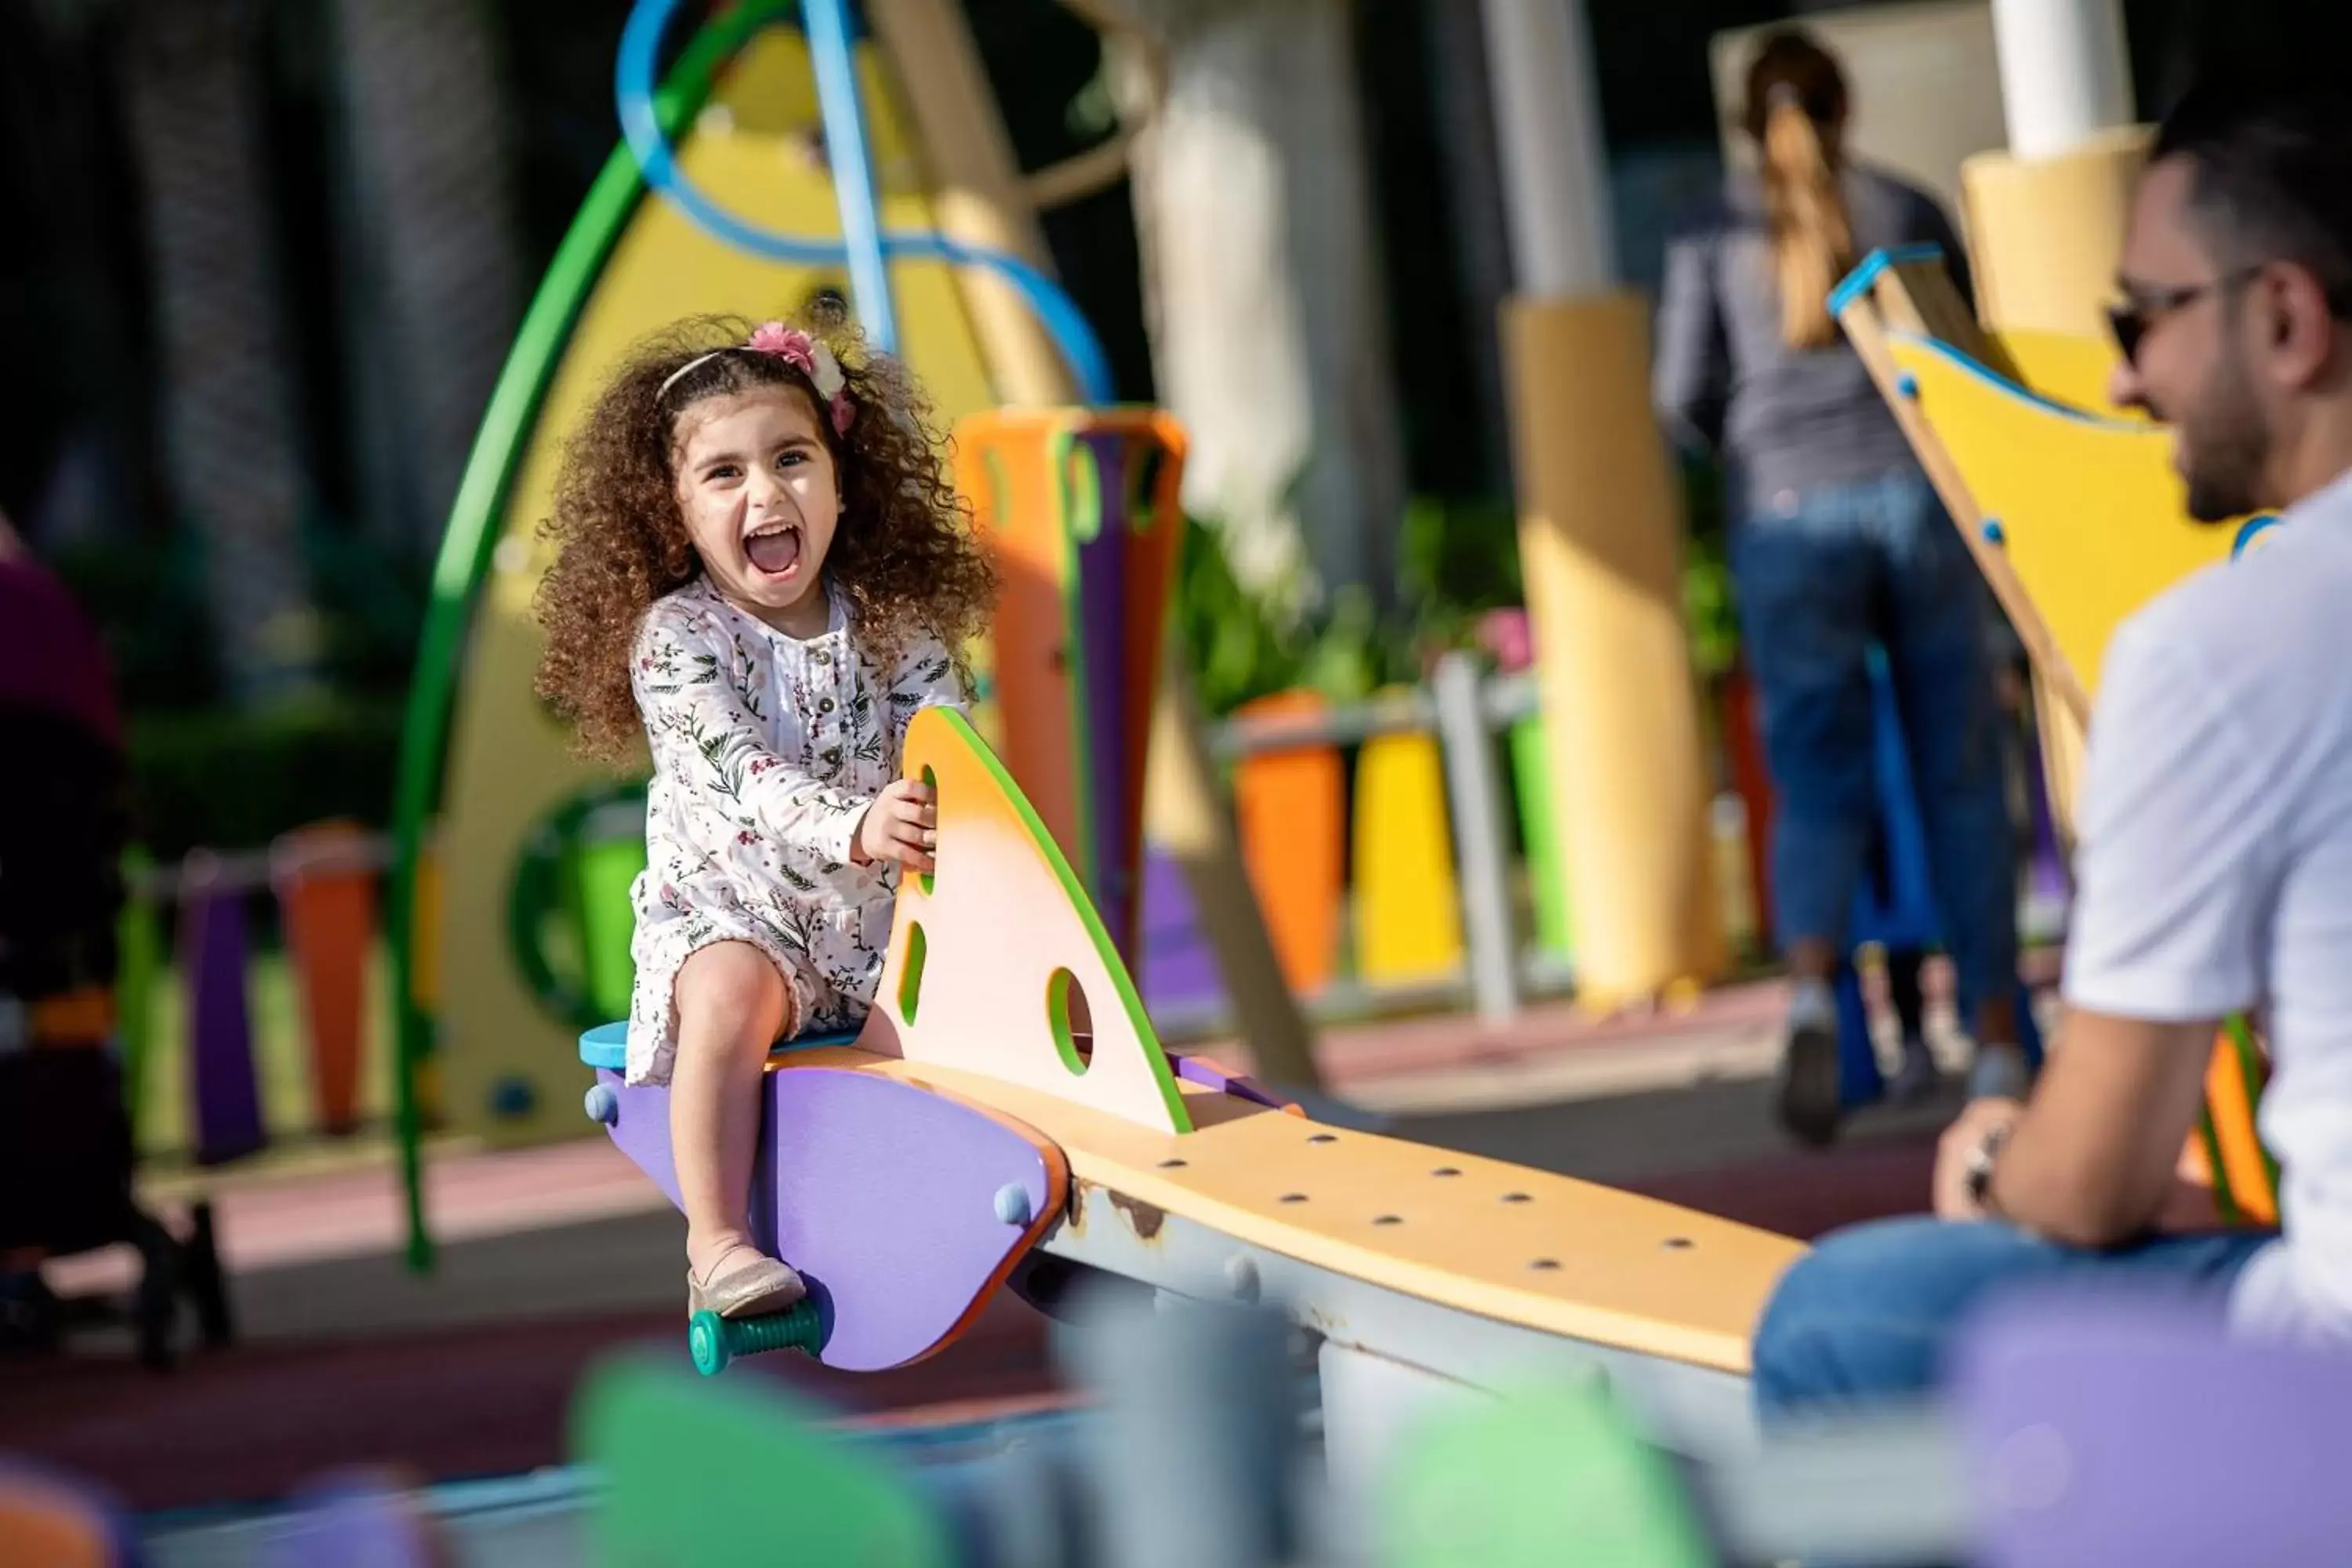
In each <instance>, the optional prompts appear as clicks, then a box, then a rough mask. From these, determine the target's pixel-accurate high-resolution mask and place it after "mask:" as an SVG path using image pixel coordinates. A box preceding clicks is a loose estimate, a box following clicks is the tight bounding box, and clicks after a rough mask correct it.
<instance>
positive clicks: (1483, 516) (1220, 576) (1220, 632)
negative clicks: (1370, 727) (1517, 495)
mask: <svg viewBox="0 0 2352 1568" xmlns="http://www.w3.org/2000/svg"><path fill="white" fill-rule="evenodd" d="M1704 483H1705V476H1696V477H1695V479H1694V484H1695V486H1696V485H1700V484H1704ZM1707 504H1708V503H1707V498H1706V495H1705V493H1704V492H1699V493H1695V494H1694V497H1693V509H1694V510H1693V515H1694V517H1695V519H1696V518H1700V517H1703V516H1704V515H1705V514H1704V512H1703V511H1702V510H1701V509H1703V508H1704V507H1705V506H1706V505H1707ZM1694 534H1695V536H1694V538H1693V540H1692V542H1691V548H1690V551H1689V553H1688V555H1687V557H1686V565H1685V572H1684V578H1683V598H1684V609H1685V616H1686V617H1687V620H1688V623H1689V626H1690V628H1691V644H1692V658H1693V663H1694V665H1695V667H1696V670H1697V672H1698V673H1699V674H1700V675H1701V676H1703V677H1712V676H1715V675H1718V674H1720V673H1722V672H1723V671H1724V670H1726V669H1727V668H1730V665H1731V660H1732V658H1733V656H1734V654H1735V652H1736V650H1737V647H1738V626H1737V622H1736V620H1735V618H1734V616H1733V613H1732V601H1731V580H1730V574H1729V571H1728V569H1727V566H1726V565H1725V563H1724V556H1723V546H1722V531H1721V529H1720V527H1719V526H1716V527H1708V528H1706V529H1705V530H1703V531H1702V530H1698V529H1695V530H1694ZM1282 598H1283V596H1282V595H1278V594H1271V593H1270V594H1265V595H1254V594H1252V593H1251V592H1250V591H1249V590H1248V589H1247V588H1245V587H1244V586H1243V585H1242V584H1240V583H1239V582H1238V581H1237V580H1236V579H1235V578H1234V574H1233V570H1232V567H1231V566H1230V565H1229V563H1227V561H1226V559H1225V554H1224V551H1223V547H1222V546H1221V545H1220V543H1219V542H1218V537H1217V533H1216V531H1215V530H1214V529H1213V528H1211V527H1209V526H1206V525H1204V524H1202V523H1199V522H1192V523H1188V524H1187V526H1186V529H1185V537H1184V545H1183V551H1182V554H1181V561H1180V564H1179V568H1178V580H1177V587H1176V603H1175V611H1174V614H1175V620H1176V626H1177V633H1178V635H1179V636H1180V637H1182V638H1183V639H1184V642H1183V646H1184V648H1185V650H1186V652H1187V654H1188V655H1189V656H1190V658H1191V659H1192V670H1193V675H1194V678H1195V679H1196V680H1197V681H1198V682H1199V685H1200V690H1201V699H1202V704H1203V705H1204V706H1205V708H1206V709H1207V710H1208V711H1209V712H1210V713H1211V714H1213V715H1217V716H1222V715H1224V714H1227V713H1230V712H1232V711H1233V710H1234V709H1235V708H1237V707H1239V706H1241V705H1242V704H1243V703H1244V702H1247V701H1249V700H1252V699H1253V698H1257V697H1263V696H1266V695H1268V694H1269V693H1272V692H1276V691H1283V690H1288V689H1307V690H1312V691H1317V692H1319V693H1321V694H1322V695H1323V696H1324V697H1326V698H1328V699H1329V700H1332V701H1334V702H1350V701H1358V700H1362V699H1363V698H1365V697H1368V696H1370V694H1371V693H1372V692H1374V691H1376V690H1378V689H1380V688H1381V687H1382V686H1385V685H1389V684H1392V683H1397V682H1412V681H1417V680H1419V679H1422V678H1423V675H1424V674H1425V673H1426V671H1427V669H1428V668H1429V666H1430V664H1431V663H1432V662H1433V661H1434V659H1435V658H1437V656H1438V655H1440V654H1442V653H1444V652H1446V651H1448V650H1450V649H1454V648H1462V647H1471V646H1474V643H1475V636H1476V630H1477V625H1478V622H1479V620H1480V619H1481V618H1482V617H1483V616H1486V615H1488V614H1490V613H1492V612H1494V611H1496V610H1506V609H1511V608H1514V607H1517V605H1520V604H1522V603H1523V602H1524V599H1525V587H1524V584H1523V582H1522V579H1521V576H1520V572H1519V543H1518V519H1517V513H1516V512H1515V511H1514V510H1512V507H1511V505H1510V503H1509V502H1508V501H1507V500H1502V499H1498V498H1481V499H1478V500H1439V499H1435V498H1432V497H1421V498H1417V499H1416V500H1413V501H1412V503H1411V504H1410V505H1409V506H1408V507H1407V508H1406V509H1405V515H1404V520H1403V525H1402V530H1401V531H1400V533H1399V537H1398V542H1397V581H1396V593H1395V595H1394V601H1395V602H1394V605H1393V606H1392V607H1391V609H1389V610H1388V612H1387V613H1386V614H1382V613H1381V612H1380V611H1378V610H1376V609H1375V608H1374V605H1373V603H1372V600H1371V597H1370V595H1368V594H1365V593H1363V592H1362V591H1361V590H1360V589H1359V590H1353V591H1343V592H1340V593H1338V594H1335V595H1332V596H1331V601H1330V603H1329V604H1328V605H1327V606H1325V607H1324V608H1322V609H1320V610H1318V611H1317V612H1315V613H1313V614H1310V615H1308V616H1306V617H1304V618H1303V619H1297V621H1296V623H1295V624H1293V618H1292V617H1290V616H1287V615H1286V613H1285V612H1283V611H1282V610H1280V609H1279V608H1278V607H1277V606H1278V605H1279V604H1280V603H1281V602H1282Z"/></svg>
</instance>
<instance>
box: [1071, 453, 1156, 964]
mask: <svg viewBox="0 0 2352 1568" xmlns="http://www.w3.org/2000/svg"><path fill="white" fill-rule="evenodd" d="M1079 450H1083V451H1084V452H1085V453H1086V454H1087V457H1088V458H1091V459H1092V461H1091V463H1090V464H1087V468H1088V469H1089V470H1090V471H1091V474H1092V478H1093V480H1094V485H1095V495H1094V496H1093V498H1091V500H1092V505H1093V507H1094V510H1095V512H1096V517H1097V523H1098V526H1097V528H1096V530H1095V536H1094V537H1093V538H1092V539H1081V540H1078V541H1076V546H1077V548H1076V552H1075V553H1076V562H1077V573H1078V582H1077V597H1078V633H1079V636H1078V647H1079V661H1078V668H1079V670H1080V672H1081V685H1082V689H1083V690H1084V692H1085V694H1086V696H1085V702H1086V711H1085V715H1084V725H1085V729H1084V733H1085V736H1086V746H1085V748H1084V757H1083V764H1084V766H1085V768H1086V771H1087V777H1086V788H1087V811H1088V815H1089V816H1090V818H1091V819H1092V821H1093V824H1094V833H1093V839H1094V843H1093V846H1092V850H1093V854H1092V860H1093V865H1092V866H1091V867H1090V868H1089V873H1090V875H1089V877H1088V884H1087V892H1088V893H1089V894H1091V895H1092V896H1093V898H1094V900H1095V907H1096V908H1097V910H1099V911H1100V912H1101V915H1102V918H1103V926H1104V928H1105V929H1106V930H1107V931H1108V932H1109V933H1110V940H1111V945H1112V946H1113V947H1115V948H1117V949H1118V953H1119V956H1120V957H1121V958H1123V959H1125V960H1126V961H1127V962H1129V963H1134V962H1135V952H1136V948H1135V931H1134V919H1135V891H1136V889H1135V848H1134V846H1133V845H1132V844H1131V843H1130V842H1129V833H1130V825H1129V823H1128V822H1127V820H1126V817H1127V805H1126V802H1127V793H1128V792H1127V784H1128V779H1127V726H1128V725H1129V723H1148V722H1150V714H1148V713H1147V714H1130V713H1129V712H1128V711H1127V689H1128V678H1127V530H1128V521H1129V519H1128V513H1127V457H1128V454H1127V437H1126V436H1125V435H1124V434H1123V433H1120V432H1118V431H1097V432H1094V433H1092V434H1089V435H1087V436H1084V437H1079V438H1078V439H1077V440H1076V441H1074V442H1073V443H1072V444H1071V449H1070V450H1069V451H1067V452H1066V454H1065V456H1064V458H1063V461H1064V463H1065V464H1066V468H1065V483H1066V485H1067V486H1069V487H1071V489H1070V491H1068V492H1066V501H1065V506H1064V511H1065V515H1066V516H1068V517H1070V518H1071V519H1072V520H1073V521H1075V520H1076V517H1077V516H1079V515H1081V514H1082V513H1083V511H1084V510H1086V509H1087V505H1088V500H1087V498H1082V497H1080V496H1078V495H1076V493H1075V486H1076V483H1077V482H1078V480H1079V479H1081V478H1083V477H1084V476H1083V475H1082V474H1081V472H1080V463H1079V461H1078V457H1077V453H1078V451H1079Z"/></svg>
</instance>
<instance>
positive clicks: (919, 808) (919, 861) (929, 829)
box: [850, 779, 940, 873]
mask: <svg viewBox="0 0 2352 1568" xmlns="http://www.w3.org/2000/svg"><path fill="white" fill-rule="evenodd" d="M937 798H938V797H937V796H936V795H935V794H934V793H933V791H932V789H931V786H930V785H929V784H924V783H922V782H921V781H920V780H918V779H898V780H895V781H893V782H892V783H891V784H890V785H889V786H888V787H887V788H886V789H885V790H883V792H882V793H881V794H880V795H876V796H875V797H874V804H873V805H870V806H867V807H866V816H864V817H863V818H862V819H861V820H860V821H859V822H858V824H857V837H856V840H855V842H854V843H853V844H852V846H851V850H850V853H851V855H852V856H853V857H854V858H856V861H857V863H858V864H859V865H861V866H864V865H871V864H873V863H875V862H876V861H881V860H889V861H895V862H896V863H897V864H898V865H901V866H904V867H905V868H907V869H908V870H910V871H921V872H926V873H928V872H929V871H930V870H931V868H932V867H931V852H932V851H933V850H934V849H936V848H938V847H939V842H940V833H939V827H940V814H939V807H938V805H937Z"/></svg>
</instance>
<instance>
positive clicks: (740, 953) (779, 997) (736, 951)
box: [669, 942, 793, 1279]
mask: <svg viewBox="0 0 2352 1568" xmlns="http://www.w3.org/2000/svg"><path fill="white" fill-rule="evenodd" d="M792 1007H793V994H792V991H791V990H790V988H789V987H787V986H786V985H785V984H784V977H783V976H782V974H780V973H777V971H776V966H775V964H774V963H772V962H771V961H770V960H769V958H768V955H767V954H766V953H764V952H761V951H760V950H759V949H758V948H756V947H753V946H752V945H751V943H750V942H716V943H713V944H712V945H711V946H709V947H705V948H699V949H698V950H696V952H694V954H693V955H692V956H691V957H689V958H688V960H687V961H686V965H685V967H684V968H682V969H680V970H679V971H678V974H677V1060H676V1061H675V1063H674V1064H673V1065H672V1067H671V1068H670V1080H669V1142H670V1152H671V1154H672V1157H673V1158H674V1159H675V1160H676V1161H677V1192H678V1198H679V1201H680V1203H681V1204H682V1205H683V1206H684V1207H685V1209H686V1259H687V1264H688V1267H689V1268H692V1269H693V1270H694V1272H695V1275H696V1277H697V1278H698V1279H709V1278H710V1274H711V1270H712V1268H714V1267H715V1266H717V1265H718V1264H719V1262H721V1261H722V1260H723V1259H724V1258H726V1256H727V1254H729V1253H730V1252H732V1251H734V1250H735V1249H736V1248H738V1247H748V1246H750V1245H751V1233H750V1231H749V1229H748V1228H747V1223H748V1215H747V1214H746V1205H747V1204H748V1202H749V1199H750V1194H751V1161H752V1157H753V1156H754V1154H755V1153H756V1152H758V1145H759V1139H760V1075H761V1072H762V1070H764V1064H765V1063H766V1061H767V1058H768V1047H769V1046H770V1045H772V1043H774V1041H775V1040H776V1038H777V1037H779V1036H781V1035H782V1034H783V1032H784V1026H786V1025H787V1024H788V1023H790V1022H791V1021H792V1020H791V1013H792Z"/></svg>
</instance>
